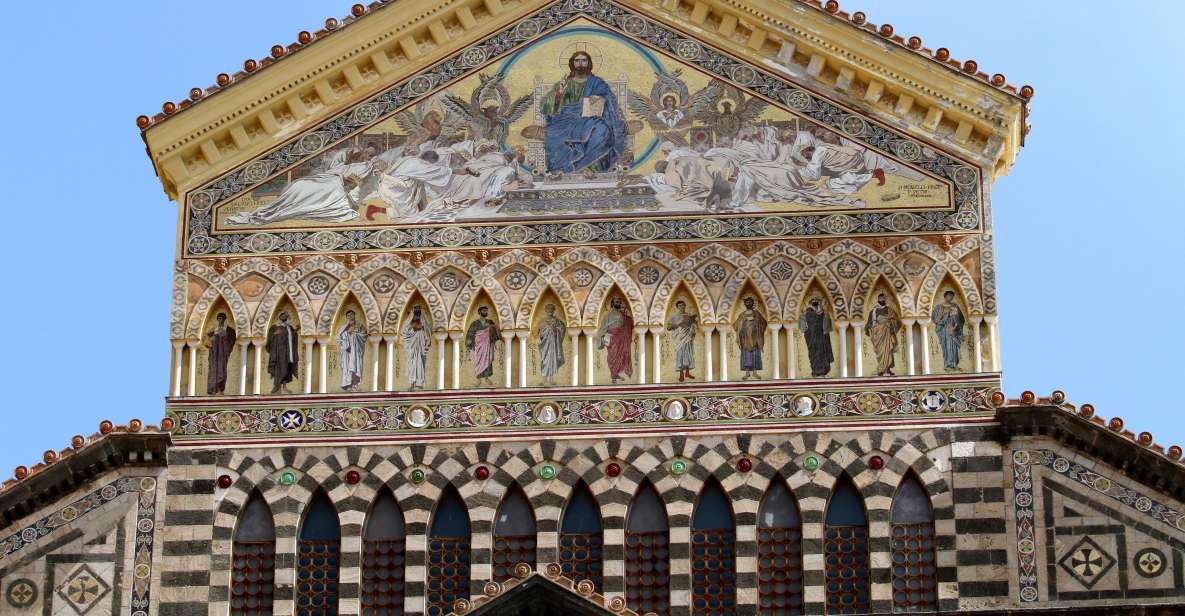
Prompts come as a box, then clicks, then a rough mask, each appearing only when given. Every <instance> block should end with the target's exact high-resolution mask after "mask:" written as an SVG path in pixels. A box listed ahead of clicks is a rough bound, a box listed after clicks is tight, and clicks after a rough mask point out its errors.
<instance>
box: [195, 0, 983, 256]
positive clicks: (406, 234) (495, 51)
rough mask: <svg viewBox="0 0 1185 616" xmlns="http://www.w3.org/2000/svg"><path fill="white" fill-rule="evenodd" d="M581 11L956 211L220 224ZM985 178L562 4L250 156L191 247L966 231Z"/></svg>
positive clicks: (279, 248) (664, 40)
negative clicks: (861, 149)
mask: <svg viewBox="0 0 1185 616" xmlns="http://www.w3.org/2000/svg"><path fill="white" fill-rule="evenodd" d="M576 17H587V18H589V19H592V20H595V21H596V22H598V23H600V24H603V25H605V26H606V27H609V28H613V29H614V30H616V31H620V32H623V33H624V34H625V35H626V36H629V37H631V38H633V39H635V40H639V41H642V42H644V43H645V44H646V45H648V46H650V47H653V48H657V49H658V50H660V51H662V52H664V53H667V54H670V55H671V56H673V57H676V58H679V59H680V61H683V62H686V63H689V64H691V65H694V66H695V67H696V68H697V69H699V70H702V71H704V72H705V73H707V74H710V75H712V76H714V77H715V78H718V79H721V80H724V81H726V82H728V83H730V84H735V85H737V86H739V87H741V88H743V89H745V90H746V91H748V92H749V93H751V94H754V95H758V96H761V97H764V98H766V99H769V100H772V101H776V102H777V103H778V104H780V105H782V106H784V107H785V108H787V109H789V110H791V111H792V112H793V113H795V114H798V115H799V116H800V117H802V118H805V119H808V120H809V121H811V122H814V123H817V124H819V125H820V126H826V127H828V128H831V129H834V130H835V131H836V133H837V134H840V135H843V137H844V138H846V139H851V140H852V141H853V142H857V143H860V144H862V145H864V146H867V147H869V148H872V149H874V150H876V151H879V152H882V153H885V154H886V155H889V156H893V157H895V158H897V159H900V160H903V161H906V162H908V163H909V164H911V165H914V166H916V167H918V168H919V169H924V170H925V171H927V172H929V173H933V174H935V175H937V176H939V177H942V178H947V179H949V180H950V181H951V183H952V186H953V187H954V188H953V193H954V194H953V206H954V207H953V211H952V210H943V211H918V212H915V211H901V210H899V211H896V212H873V211H870V212H867V213H855V214H852V213H832V214H817V213H809V214H790V215H762V214H756V215H754V214H745V215H741V214H736V215H729V216H718V215H717V216H712V217H697V216H689V217H685V218H681V219H664V218H662V217H660V216H647V217H646V218H645V219H642V220H629V219H627V220H614V221H588V222H585V221H573V222H552V223H527V222H524V223H521V224H519V223H510V224H503V223H497V224H487V225H470V226H464V227H462V226H457V225H451V226H450V225H441V224H435V225H434V224H427V225H417V226H415V227H407V228H393V227H388V228H377V229H376V228H371V229H352V230H340V231H338V230H309V231H297V230H293V231H277V232H267V231H260V232H254V233H250V232H243V233H221V232H217V233H216V232H215V231H214V221H215V216H214V210H215V208H216V207H217V206H219V205H220V204H223V203H226V202H227V201H229V200H231V199H233V198H235V197H237V196H238V195H241V194H242V193H243V192H244V191H246V190H249V189H250V188H251V187H253V186H256V185H258V184H260V183H261V182H263V181H265V180H267V179H268V178H269V177H272V176H274V175H275V174H278V173H281V172H285V171H287V170H289V169H292V168H295V167H296V166H297V165H299V164H301V163H303V162H305V161H307V160H308V159H309V158H310V157H312V156H315V155H318V154H320V153H322V152H324V151H325V150H326V149H327V148H331V147H335V146H336V145H337V144H339V143H341V142H343V141H344V140H346V139H348V138H350V137H351V136H352V135H354V134H356V133H357V132H358V131H360V130H363V129H365V128H366V127H368V126H372V125H374V124H375V123H377V122H380V121H382V120H384V119H387V118H390V117H392V116H393V115H394V114H395V113H397V112H399V111H400V110H401V109H404V108H406V107H408V106H409V105H412V104H415V103H417V102H419V101H421V100H424V99H426V97H428V96H430V95H432V93H433V92H435V91H436V90H437V89H438V88H440V87H442V86H444V85H447V84H449V83H453V82H456V81H457V80H459V79H462V78H464V77H466V76H468V75H470V74H473V73H475V72H476V71H477V70H479V69H480V68H481V67H483V66H485V65H486V63H487V62H488V61H489V60H491V59H493V58H495V57H498V56H500V55H502V54H505V53H507V52H509V51H512V50H514V49H516V48H517V47H519V46H521V45H523V44H526V43H529V42H530V41H532V40H535V39H537V38H538V37H540V36H542V35H545V34H547V33H548V32H552V31H554V30H556V29H557V28H560V27H562V26H563V25H564V24H566V23H568V22H570V21H571V20H572V19H574V18H576ZM982 201H983V199H982V198H981V176H980V171H979V170H978V169H977V168H975V167H974V166H971V165H968V164H964V163H962V162H960V161H958V160H955V159H954V158H952V157H950V156H947V155H945V154H942V153H940V152H938V151H936V150H935V149H933V148H931V147H930V146H928V145H925V144H922V143H919V142H918V141H915V140H913V139H910V138H908V137H907V136H905V135H903V134H901V133H899V132H896V131H894V130H891V129H889V128H887V127H884V126H881V125H878V124H876V123H873V122H871V121H869V120H868V119H866V118H864V117H863V116H860V115H858V114H855V113H852V112H850V111H849V110H847V109H845V108H843V107H841V106H839V105H837V104H836V103H834V102H832V101H829V100H827V99H825V98H823V97H821V96H819V95H817V94H815V93H813V92H809V91H807V90H805V89H801V88H798V87H796V86H793V85H791V84H790V83H788V82H786V81H785V80H784V79H782V78H779V77H777V76H775V75H773V74H771V73H769V72H766V71H764V70H761V69H758V68H756V67H754V66H752V65H749V64H747V63H743V62H740V61H738V60H735V59H733V58H731V57H728V56H726V55H724V54H722V53H720V52H719V51H716V50H714V49H711V48H709V47H706V46H704V45H703V44H701V43H699V42H697V41H695V40H694V39H692V38H690V37H687V36H685V35H683V34H682V33H679V32H677V31H674V30H672V29H670V28H667V27H665V26H663V25H661V24H659V23H657V22H655V21H653V20H651V19H648V18H646V17H644V16H642V15H639V14H637V13H634V12H631V11H629V10H627V9H625V8H623V7H620V6H618V5H615V4H612V3H609V2H604V1H603V0H569V1H567V2H560V3H556V4H553V5H551V6H549V7H547V8H545V9H543V10H542V11H540V12H538V13H536V14H534V15H533V16H531V17H529V18H527V19H524V20H520V21H519V22H517V23H516V24H515V25H513V26H511V27H509V28H507V29H505V30H503V31H501V32H498V33H496V34H495V35H493V36H491V37H489V38H487V39H486V40H485V41H482V42H480V43H478V44H476V45H473V46H471V47H469V48H467V49H465V50H462V51H459V52H458V53H456V54H454V55H453V56H451V57H449V58H447V59H445V60H444V61H442V62H440V63H438V64H436V65H435V66H433V67H431V68H428V69H425V70H424V71H421V72H419V73H417V74H415V75H413V76H411V77H410V78H408V79H406V80H404V81H402V82H400V83H399V84H398V85H396V86H394V87H392V88H390V89H388V90H387V91H385V92H383V93H380V94H378V95H376V96H375V97H373V98H371V99H370V100H368V101H366V102H364V103H361V104H360V105H358V106H356V107H354V108H353V109H351V110H350V111H348V112H345V113H343V114H341V115H339V116H338V117H336V118H334V119H332V120H329V121H328V122H326V123H325V124H323V125H321V126H319V127H318V128H316V129H314V130H312V131H310V132H307V133H305V134H303V135H301V136H299V137H297V138H295V139H293V140H292V141H291V142H289V143H288V144H286V145H284V146H282V147H281V148H279V149H277V150H274V151H272V152H270V153H268V154H267V155H264V156H263V157H261V158H259V159H256V160H254V161H252V162H250V163H247V164H245V165H243V166H241V167H240V168H238V169H236V170H234V171H232V172H231V173H229V174H227V175H225V176H223V177H222V178H220V179H218V180H215V181H213V182H211V183H210V184H208V185H206V186H204V187H202V188H200V189H197V190H195V191H193V192H191V193H189V195H188V197H187V206H188V212H187V216H188V219H187V233H186V238H185V251H186V254H187V255H191V256H203V255H234V254H243V253H256V254H259V253H293V252H296V253H299V252H311V251H333V250H338V251H366V250H393V249H411V250H414V249H431V248H462V247H495V246H535V245H564V244H585V243H590V242H613V243H621V242H665V241H672V242H673V241H687V240H738V239H758V238H774V237H784V236H807V237H815V236H837V235H865V234H905V233H909V234H917V233H951V232H955V233H966V232H971V231H976V230H979V229H980V225H981V222H982V212H981V205H982Z"/></svg>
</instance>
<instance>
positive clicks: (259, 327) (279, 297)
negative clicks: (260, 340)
mask: <svg viewBox="0 0 1185 616" xmlns="http://www.w3.org/2000/svg"><path fill="white" fill-rule="evenodd" d="M284 300H287V301H288V303H290V304H291V305H292V308H293V310H294V311H295V312H296V322H297V325H298V326H299V327H300V331H301V332H307V333H312V332H314V331H316V319H315V318H314V316H313V309H312V308H311V307H310V302H309V298H308V296H307V295H305V292H304V290H303V289H301V288H300V285H298V284H296V283H295V282H287V283H283V284H276V285H273V286H272V288H270V289H268V290H267V294H266V295H264V297H263V299H262V300H261V301H260V302H259V307H258V308H256V309H255V319H254V320H253V321H252V323H251V324H252V331H251V335H252V336H253V337H262V336H266V335H267V328H268V326H269V325H271V323H272V321H273V320H274V319H275V316H276V315H275V313H276V310H277V309H278V308H279V306H280V305H282V304H283V303H284Z"/></svg>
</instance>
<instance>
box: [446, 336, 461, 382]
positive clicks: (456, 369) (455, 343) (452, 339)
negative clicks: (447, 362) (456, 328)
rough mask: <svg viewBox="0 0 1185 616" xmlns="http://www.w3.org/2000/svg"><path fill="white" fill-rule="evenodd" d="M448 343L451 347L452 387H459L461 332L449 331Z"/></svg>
mask: <svg viewBox="0 0 1185 616" xmlns="http://www.w3.org/2000/svg"><path fill="white" fill-rule="evenodd" d="M448 340H449V343H450V344H451V345H452V347H453V385H452V388H453V389H461V332H449V333H448Z"/></svg>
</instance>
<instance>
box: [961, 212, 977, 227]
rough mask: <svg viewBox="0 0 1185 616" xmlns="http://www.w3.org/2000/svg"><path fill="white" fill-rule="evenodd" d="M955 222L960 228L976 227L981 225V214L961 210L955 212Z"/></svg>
mask: <svg viewBox="0 0 1185 616" xmlns="http://www.w3.org/2000/svg"><path fill="white" fill-rule="evenodd" d="M955 224H956V225H958V226H959V228H960V229H974V228H975V227H978V226H979V216H977V215H976V214H975V212H973V211H971V210H959V211H958V212H957V213H955Z"/></svg>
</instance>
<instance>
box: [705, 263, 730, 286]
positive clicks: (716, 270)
mask: <svg viewBox="0 0 1185 616" xmlns="http://www.w3.org/2000/svg"><path fill="white" fill-rule="evenodd" d="M703 273H704V280H707V281H708V282H712V283H719V282H724V279H725V278H727V277H728V271H727V270H725V269H724V266H723V265H720V264H719V263H709V264H707V265H706V266H704V269H703Z"/></svg>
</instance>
